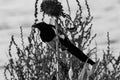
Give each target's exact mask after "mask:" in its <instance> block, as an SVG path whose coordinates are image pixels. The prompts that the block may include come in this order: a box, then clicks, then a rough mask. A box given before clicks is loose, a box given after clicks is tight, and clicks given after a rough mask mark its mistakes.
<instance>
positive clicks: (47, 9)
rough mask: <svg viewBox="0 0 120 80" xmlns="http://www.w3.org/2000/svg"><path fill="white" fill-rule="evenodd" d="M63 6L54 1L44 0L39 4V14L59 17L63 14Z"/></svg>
mask: <svg viewBox="0 0 120 80" xmlns="http://www.w3.org/2000/svg"><path fill="white" fill-rule="evenodd" d="M62 8H63V6H62V5H61V3H60V2H58V1H56V0H45V1H43V2H42V3H41V12H44V13H45V14H48V15H49V16H55V17H59V16H61V15H62V14H63V9H62Z"/></svg>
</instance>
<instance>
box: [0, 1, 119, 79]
mask: <svg viewBox="0 0 120 80" xmlns="http://www.w3.org/2000/svg"><path fill="white" fill-rule="evenodd" d="M41 1H42V0H40V2H41ZM59 1H60V2H62V4H63V5H64V9H65V10H68V9H67V6H66V4H67V3H66V0H59ZM68 1H69V3H70V8H71V13H72V14H74V12H75V10H76V9H77V7H76V6H75V5H76V4H77V3H76V2H75V0H68ZM79 1H81V4H84V2H82V1H84V0H79ZM34 3H35V0H0V78H1V80H4V77H3V69H4V68H3V66H4V65H5V64H6V62H7V60H8V59H7V53H8V47H9V42H10V40H11V35H14V37H15V40H16V41H18V42H17V43H19V42H20V26H22V27H23V34H24V39H25V40H27V36H29V33H30V28H31V25H32V24H33V23H34ZM88 4H89V7H90V9H91V15H92V16H93V17H94V19H93V21H92V23H93V33H97V37H96V38H95V41H96V42H97V45H98V51H99V52H98V56H99V57H101V55H102V54H103V50H106V49H107V48H106V47H107V37H106V36H107V32H110V40H111V50H112V51H113V53H114V54H113V55H115V56H118V55H119V52H120V0H88ZM83 9H84V6H83ZM39 15H40V13H39ZM39 17H41V16H39Z"/></svg>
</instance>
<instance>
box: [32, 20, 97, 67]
mask: <svg viewBox="0 0 120 80" xmlns="http://www.w3.org/2000/svg"><path fill="white" fill-rule="evenodd" d="M32 27H34V28H37V29H38V30H40V37H41V40H42V41H43V42H47V43H48V42H51V41H52V40H53V39H54V38H55V37H56V31H55V26H54V25H52V24H47V23H45V22H40V23H37V24H35V25H33V26H32ZM58 31H59V30H58ZM58 39H59V42H60V44H61V45H62V46H64V47H65V48H66V50H67V51H68V52H70V53H71V54H72V55H74V56H75V57H77V58H78V59H79V60H80V61H82V62H86V61H87V63H89V64H91V65H94V64H95V62H94V61H93V60H91V59H90V58H89V57H88V56H87V55H85V54H84V53H83V51H81V50H80V49H79V48H77V47H76V46H75V45H74V44H72V43H71V41H70V40H69V38H68V37H67V36H65V35H64V34H63V35H62V36H61V35H58Z"/></svg>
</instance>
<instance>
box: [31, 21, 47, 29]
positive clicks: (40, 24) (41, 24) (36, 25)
mask: <svg viewBox="0 0 120 80" xmlns="http://www.w3.org/2000/svg"><path fill="white" fill-rule="evenodd" d="M46 25H47V24H46V23H45V22H40V23H37V24H34V25H32V27H34V28H38V29H39V30H41V29H43V28H44V27H45V26H46Z"/></svg>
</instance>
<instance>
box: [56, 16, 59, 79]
mask: <svg viewBox="0 0 120 80" xmlns="http://www.w3.org/2000/svg"><path fill="white" fill-rule="evenodd" d="M55 26H56V62H57V68H56V70H57V80H59V66H58V59H59V47H58V43H59V39H58V18H56V20H55Z"/></svg>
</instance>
